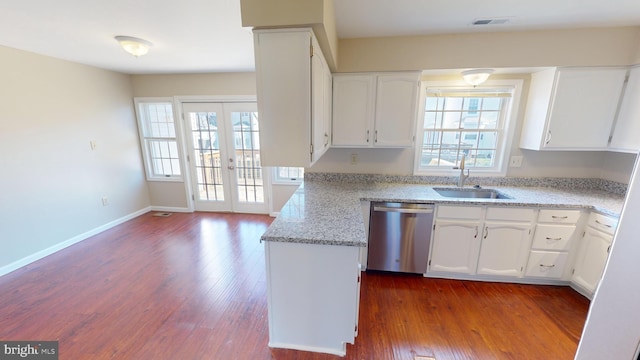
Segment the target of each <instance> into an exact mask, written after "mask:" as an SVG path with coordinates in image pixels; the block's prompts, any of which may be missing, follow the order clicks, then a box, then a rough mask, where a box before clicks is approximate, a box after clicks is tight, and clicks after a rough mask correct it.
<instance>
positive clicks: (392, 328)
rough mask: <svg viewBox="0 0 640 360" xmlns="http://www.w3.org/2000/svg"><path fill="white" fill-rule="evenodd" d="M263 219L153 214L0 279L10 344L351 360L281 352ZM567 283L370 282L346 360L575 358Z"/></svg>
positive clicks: (107, 352) (104, 353) (580, 318)
mask: <svg viewBox="0 0 640 360" xmlns="http://www.w3.org/2000/svg"><path fill="white" fill-rule="evenodd" d="M271 221H272V218H270V217H268V216H262V215H245V214H243V215H238V214H215V213H194V214H180V213H176V214H173V215H172V216H170V217H166V218H162V217H154V216H152V214H145V215H143V216H140V217H138V218H136V219H133V220H131V221H128V222H126V223H124V224H122V225H119V226H117V227H115V228H113V229H110V230H108V231H105V232H103V233H101V234H98V235H96V236H94V237H92V238H90V239H87V240H85V241H83V242H81V243H79V244H76V245H74V246H71V247H69V248H67V249H65V250H63V251H60V252H58V253H56V254H53V255H51V256H49V257H47V258H45V259H42V260H40V261H38V262H35V263H33V264H31V265H29V266H27V267H24V268H22V269H19V270H17V271H15V272H13V273H11V274H8V275H5V276H3V277H0V340H59V342H60V359H73V360H75V359H180V360H182V359H252V360H255V359H278V360H289V359H305V360H306V359H309V360H316V359H317V360H324V359H331V360H333V359H341V358H340V357H337V356H332V355H325V354H314V353H309V352H303V351H294V350H284V349H270V348H268V346H267V342H268V327H267V302H266V283H265V269H264V250H263V245H262V244H260V242H259V238H260V235H262V233H263V232H264V231H265V230H266V228H267V227H268V225H269V224H270V223H271ZM588 306H589V302H588V300H587V299H586V298H584V297H582V296H581V295H579V294H578V293H576V292H574V291H573V290H571V289H570V288H567V287H553V286H532V285H514V284H498V283H483V282H472V281H455V280H440V279H426V278H423V277H420V276H411V275H398V274H386V273H365V274H364V275H363V280H362V292H361V305H360V327H359V335H358V337H357V339H356V343H355V345H348V348H347V356H346V357H345V359H367V360H368V359H389V360H391V359H394V360H395V359H407V360H413V359H414V358H415V356H418V355H422V356H431V357H435V358H436V359H437V360H448V359H452V360H458V359H558V360H560V359H573V356H574V353H575V350H576V348H577V344H578V340H579V338H580V335H581V332H582V327H583V325H584V320H585V318H586V314H587V311H588Z"/></svg>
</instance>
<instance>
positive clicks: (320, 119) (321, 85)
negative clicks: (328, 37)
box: [311, 38, 331, 162]
mask: <svg viewBox="0 0 640 360" xmlns="http://www.w3.org/2000/svg"><path fill="white" fill-rule="evenodd" d="M312 40H313V42H312V46H313V56H312V57H311V99H312V102H311V110H312V115H311V124H312V127H311V129H312V130H311V131H312V134H311V139H312V142H311V146H312V154H311V161H312V162H315V161H317V160H318V159H319V158H320V157H321V156H322V155H323V154H324V153H325V152H326V151H327V149H328V148H329V128H327V127H326V124H327V122H326V118H327V116H329V111H330V106H329V104H330V102H331V98H330V97H329V98H327V97H326V95H327V91H326V89H327V88H328V87H329V88H330V87H331V83H330V82H329V83H327V72H329V68H328V66H327V64H326V62H325V60H324V57H323V56H322V52H321V51H320V46H319V45H318V44H317V42H316V41H315V38H314V39H312Z"/></svg>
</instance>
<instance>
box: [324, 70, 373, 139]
mask: <svg viewBox="0 0 640 360" xmlns="http://www.w3.org/2000/svg"><path fill="white" fill-rule="evenodd" d="M375 79H376V78H375V76H373V75H340V76H334V78H333V122H332V143H333V146H334V147H368V146H371V145H372V143H371V141H372V140H373V134H372V129H371V127H370V124H371V122H372V119H373V112H374V98H375V91H376V89H375Z"/></svg>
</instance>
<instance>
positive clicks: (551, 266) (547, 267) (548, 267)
mask: <svg viewBox="0 0 640 360" xmlns="http://www.w3.org/2000/svg"><path fill="white" fill-rule="evenodd" d="M540 267H541V268H545V269H551V268H554V267H556V265H555V264H552V265H545V264H540Z"/></svg>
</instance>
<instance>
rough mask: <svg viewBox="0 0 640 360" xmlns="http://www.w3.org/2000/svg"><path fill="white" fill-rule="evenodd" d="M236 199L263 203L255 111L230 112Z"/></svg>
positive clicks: (244, 201) (243, 201) (256, 114)
mask: <svg viewBox="0 0 640 360" xmlns="http://www.w3.org/2000/svg"><path fill="white" fill-rule="evenodd" d="M231 124H232V127H233V146H234V162H235V174H236V179H237V184H238V188H237V192H238V200H239V201H240V202H241V203H264V184H263V178H262V166H261V165H260V139H259V138H258V132H259V127H258V113H257V112H231Z"/></svg>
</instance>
